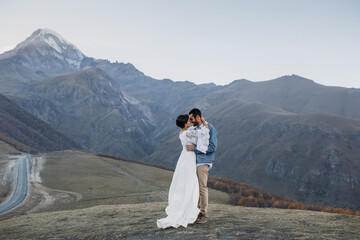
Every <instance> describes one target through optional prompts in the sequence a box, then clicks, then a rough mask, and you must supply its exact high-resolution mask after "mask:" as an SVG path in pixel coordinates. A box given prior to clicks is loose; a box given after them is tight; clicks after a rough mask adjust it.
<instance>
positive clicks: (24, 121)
mask: <svg viewBox="0 0 360 240" xmlns="http://www.w3.org/2000/svg"><path fill="white" fill-rule="evenodd" d="M0 121H1V124H0V139H1V140H2V141H5V142H7V143H9V144H11V145H13V146H15V147H16V148H17V149H18V150H22V151H26V152H46V151H56V150H64V149H81V147H80V146H79V145H78V144H77V143H76V142H74V141H73V140H72V139H70V138H69V137H67V136H65V135H63V134H61V133H60V132H58V131H56V130H55V129H53V128H52V127H50V126H49V125H48V124H47V123H46V122H44V121H42V120H40V119H38V118H36V117H34V116H33V115H31V114H30V113H28V112H26V111H25V110H24V109H22V108H20V107H19V106H17V105H16V104H15V103H13V102H11V101H10V100H9V99H7V98H6V97H4V96H3V95H1V94H0Z"/></svg>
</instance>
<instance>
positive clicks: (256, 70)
mask: <svg viewBox="0 0 360 240" xmlns="http://www.w3.org/2000/svg"><path fill="white" fill-rule="evenodd" d="M39 28H50V29H52V30H54V31H56V32H58V33H59V34H60V35H62V36H63V37H64V38H65V39H67V40H68V41H70V42H72V43H73V44H75V45H76V46H77V47H78V48H79V49H80V50H81V51H82V52H83V53H84V54H85V55H87V56H89V57H95V58H101V59H109V60H110V61H116V60H117V61H119V62H125V63H127V62H130V63H132V64H134V65H135V67H136V68H138V69H139V70H140V71H142V72H144V73H145V74H146V75H149V76H151V77H154V78H157V79H163V78H170V79H172V80H174V81H184V80H189V81H192V82H195V83H207V82H214V83H216V84H219V85H224V84H228V83H230V82H232V81H233V80H236V79H241V78H245V79H248V80H251V81H265V80H270V79H273V78H276V77H280V76H282V75H291V74H297V75H300V76H303V77H306V78H309V79H312V80H314V81H315V82H318V83H321V84H324V85H328V86H344V87H356V88H360V77H359V76H360V1H356V0H336V1H334V0H312V1H309V0H298V1H295V0H273V1H271V0H248V1H241V0H238V1H229V0H222V1H221V0H219V1H196V0H192V1H185V0H182V1H170V0H163V1H161V0H128V1H121V0H119V1H109V0H102V1H100V0H99V1H85V0H81V1H80V0H72V1H69V0H63V1H52V0H47V1H38V0H31V1H25V0H23V1H21V0H18V1H17V0H0V31H1V37H0V52H1V53H2V52H3V51H5V50H9V49H12V48H14V47H15V46H16V44H18V43H20V42H21V41H23V40H24V39H25V38H26V37H28V36H30V35H31V33H32V32H34V31H35V30H37V29H39Z"/></svg>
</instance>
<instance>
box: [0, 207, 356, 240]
mask: <svg viewBox="0 0 360 240" xmlns="http://www.w3.org/2000/svg"><path fill="white" fill-rule="evenodd" d="M165 206H166V203H164V202H158V203H143V204H122V205H103V206H96V207H92V208H87V209H78V210H72V211H59V212H48V213H37V214H28V215H26V216H19V217H15V218H12V219H9V220H5V221H1V224H0V236H6V239H53V238H60V239H124V238H125V239H359V236H360V230H359V226H360V217H356V216H348V215H340V214H331V213H321V212H310V211H302V210H282V209H270V208H262V209H261V208H248V207H240V206H230V205H223V204H211V205H210V207H209V221H208V222H207V223H206V224H202V225H200V224H194V225H190V226H189V227H188V228H182V227H180V228H178V229H174V228H170V229H165V230H162V229H157V227H156V219H158V218H162V217H164V216H165V212H164V208H165Z"/></svg>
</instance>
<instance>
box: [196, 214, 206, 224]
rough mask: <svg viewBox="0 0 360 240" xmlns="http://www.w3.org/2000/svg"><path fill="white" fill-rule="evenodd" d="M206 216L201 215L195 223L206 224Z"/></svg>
mask: <svg viewBox="0 0 360 240" xmlns="http://www.w3.org/2000/svg"><path fill="white" fill-rule="evenodd" d="M206 222H207V220H206V217H205V214H202V213H199V215H198V218H197V219H196V221H195V223H206Z"/></svg>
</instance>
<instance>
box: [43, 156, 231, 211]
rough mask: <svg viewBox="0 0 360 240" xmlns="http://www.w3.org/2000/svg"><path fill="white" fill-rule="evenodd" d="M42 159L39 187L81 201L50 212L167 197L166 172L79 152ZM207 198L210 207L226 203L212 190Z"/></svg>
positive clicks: (168, 176)
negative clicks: (75, 195)
mask: <svg viewBox="0 0 360 240" xmlns="http://www.w3.org/2000/svg"><path fill="white" fill-rule="evenodd" d="M45 158H46V165H45V169H44V170H43V171H42V172H41V177H42V180H43V185H44V186H46V187H48V188H52V189H58V190H64V191H70V192H77V193H80V194H81V195H82V197H83V198H82V199H81V200H80V201H78V202H76V203H73V204H71V205H69V204H67V205H64V206H61V207H59V206H57V207H54V208H53V210H59V209H61V210H64V209H79V208H85V207H92V206H97V205H103V204H134V203H144V202H159V201H164V199H163V198H162V196H165V197H166V196H167V194H168V189H169V186H170V182H171V178H172V175H173V172H170V171H167V170H162V169H158V168H154V167H150V166H144V165H141V164H136V163H130V162H124V161H119V160H114V159H110V158H104V157H98V156H96V155H94V154H92V153H84V152H80V151H65V152H63V151H61V152H53V153H48V154H46V155H45ZM209 195H210V199H209V201H210V202H211V203H223V204H226V203H227V202H228V201H229V199H230V198H229V195H228V194H226V193H223V192H221V191H216V190H212V189H211V190H210V193H209Z"/></svg>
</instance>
